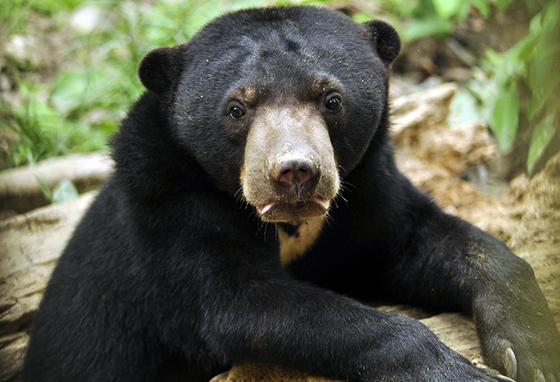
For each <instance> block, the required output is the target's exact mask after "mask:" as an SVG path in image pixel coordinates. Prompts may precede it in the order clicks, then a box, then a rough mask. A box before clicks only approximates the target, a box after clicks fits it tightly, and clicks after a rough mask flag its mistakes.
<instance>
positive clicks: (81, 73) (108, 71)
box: [0, 0, 560, 178]
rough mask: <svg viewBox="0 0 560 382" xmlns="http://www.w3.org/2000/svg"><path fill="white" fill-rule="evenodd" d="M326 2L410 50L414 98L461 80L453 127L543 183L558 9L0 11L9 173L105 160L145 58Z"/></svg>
mask: <svg viewBox="0 0 560 382" xmlns="http://www.w3.org/2000/svg"><path fill="white" fill-rule="evenodd" d="M286 4H322V5H325V6H329V7H332V8H335V9H339V10H341V11H343V12H345V13H347V14H349V15H350V16H351V17H353V18H354V19H355V20H356V21H365V20H369V19H372V18H380V19H383V20H386V21H388V22H390V23H391V24H392V25H394V26H395V27H396V28H397V29H398V31H399V32H400V34H401V36H402V37H403V41H404V46H405V48H404V51H403V54H402V55H401V57H400V58H399V59H398V61H397V62H396V63H395V66H394V71H395V75H396V76H397V77H399V76H400V77H402V78H404V79H406V81H407V82H408V83H409V84H411V91H414V89H415V87H417V89H419V88H421V87H422V86H424V87H426V86H429V85H430V84H434V83H438V82H444V81H454V82H457V83H459V84H460V91H459V92H458V94H457V96H456V97H455V100H454V110H456V113H455V117H454V118H456V119H458V120H461V121H468V120H482V121H484V122H485V123H486V124H487V126H488V127H489V129H491V131H492V132H493V134H494V136H495V138H496V142H497V145H498V147H499V149H500V151H501V153H502V154H503V157H504V158H506V163H508V165H507V166H506V169H505V170H502V173H501V176H503V177H504V178H511V177H512V176H514V175H516V174H517V173H519V172H520V171H526V172H529V173H534V172H535V171H537V170H538V169H539V168H540V167H541V166H542V164H543V162H544V160H545V159H546V158H548V157H550V156H551V155H552V154H553V153H555V152H557V151H558V147H559V146H560V145H559V142H560V135H559V134H560V133H559V124H560V108H559V105H560V84H559V82H560V75H559V72H560V69H559V68H560V39H559V36H560V1H558V0H537V1H535V0H348V1H335V0H323V1H320V0H313V1H306V0H304V1H287V0H278V1H275V0H162V1H153V0H143V1H131V0H128V1H118V0H113V1H87V0H10V1H6V2H3V5H2V7H0V41H1V43H0V91H1V97H0V170H1V169H7V168H11V167H15V166H19V165H26V164H31V165H32V164H33V163H35V162H37V161H38V160H41V159H45V158H49V157H52V156H59V155H64V154H68V153H72V152H87V151H95V150H106V149H107V142H108V140H109V138H110V136H111V134H112V133H113V132H114V131H115V130H116V128H117V126H118V122H119V120H120V119H121V118H122V117H123V116H124V113H125V111H126V110H127V108H128V107H129V106H130V105H131V103H132V102H134V100H136V99H137V98H138V97H139V95H140V94H141V93H142V91H143V88H142V86H141V84H140V81H139V80H138V78H137V76H136V71H137V66H138V64H139V62H140V60H141V58H142V56H143V55H144V54H145V53H147V52H148V51H149V50H151V49H153V48H155V47H159V46H171V45H175V44H179V43H182V42H184V41H186V40H188V39H189V38H190V37H191V36H192V35H193V33H195V32H196V30H197V29H199V28H200V27H201V26H203V25H204V24H205V23H206V22H207V21H209V20H210V19H212V18H214V17H216V16H218V15H220V14H222V13H224V12H228V11H233V10H236V9H240V8H244V7H250V6H251V7H252V6H264V5H286Z"/></svg>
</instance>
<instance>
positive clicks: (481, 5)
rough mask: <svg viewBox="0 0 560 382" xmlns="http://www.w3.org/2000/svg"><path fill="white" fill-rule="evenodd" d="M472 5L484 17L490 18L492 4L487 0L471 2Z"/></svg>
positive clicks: (473, 0) (472, 0)
mask: <svg viewBox="0 0 560 382" xmlns="http://www.w3.org/2000/svg"><path fill="white" fill-rule="evenodd" d="M470 3H471V4H472V5H473V6H474V7H475V8H476V9H478V11H479V12H480V13H482V15H483V16H484V17H485V18H489V17H490V13H491V10H490V3H489V2H488V1H487V0H471V1H470Z"/></svg>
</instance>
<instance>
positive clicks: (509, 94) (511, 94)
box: [490, 86, 519, 152]
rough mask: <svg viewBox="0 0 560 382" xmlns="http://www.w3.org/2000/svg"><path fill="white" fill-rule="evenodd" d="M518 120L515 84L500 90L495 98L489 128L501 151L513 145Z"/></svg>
mask: <svg viewBox="0 0 560 382" xmlns="http://www.w3.org/2000/svg"><path fill="white" fill-rule="evenodd" d="M518 122H519V95H518V94H517V92H516V91H515V86H511V87H510V89H508V90H502V92H501V93H500V94H499V95H498V98H497V99H496V103H495V104H494V109H493V111H492V116H491V118H490V129H491V130H492V132H493V133H494V134H495V135H496V139H497V140H498V146H499V148H500V150H501V151H502V152H508V151H510V150H511V148H512V146H513V142H514V140H515V136H516V134H517V124H518Z"/></svg>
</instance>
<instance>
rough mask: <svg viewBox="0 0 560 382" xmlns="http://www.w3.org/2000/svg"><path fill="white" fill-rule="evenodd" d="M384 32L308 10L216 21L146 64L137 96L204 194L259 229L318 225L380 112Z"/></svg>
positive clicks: (389, 54)
mask: <svg viewBox="0 0 560 382" xmlns="http://www.w3.org/2000/svg"><path fill="white" fill-rule="evenodd" d="M399 47H400V41H399V39H398V36H397V35H396V33H395V31H394V30H393V29H392V28H391V27H390V26H388V25H387V24H384V23H381V22H378V21H372V22H368V23H364V24H356V23H354V22H353V21H351V20H350V19H349V18H347V17H346V16H343V15H341V14H338V13H335V12H331V11H328V10H325V9H321V8H314V7H292V8H269V9H258V10H249V11H241V12H237V13H233V14H229V15H226V16H223V17H221V18H219V19H217V20H215V21H213V22H212V23H210V24H208V25H207V26H206V27H204V28H203V29H202V30H201V31H200V32H199V33H198V34H197V35H196V36H195V37H193V38H192V39H191V41H189V43H187V44H185V45H181V46H178V47H175V48H162V49H158V50H155V51H153V52H151V53H149V54H148V55H147V56H146V58H145V59H144V60H143V62H142V64H141V67H140V77H141V79H142V82H143V83H144V84H145V85H146V87H147V88H148V89H150V90H152V91H154V92H156V93H158V94H160V95H161V96H162V98H164V99H166V100H167V102H168V103H169V113H170V121H169V122H170V124H171V126H172V128H173V133H174V134H175V135H176V138H177V139H178V140H179V142H180V144H181V145H183V146H184V147H185V149H186V150H187V151H188V152H189V153H190V154H191V155H194V157H195V158H196V160H197V162H198V163H199V164H200V165H201V166H202V167H203V168H204V169H205V170H206V171H207V173H208V174H209V176H210V178H211V179H212V180H213V181H214V183H215V184H216V185H217V186H218V187H220V188H222V189H225V190H227V191H229V192H230V193H231V194H233V195H242V196H243V197H244V198H245V199H246V201H247V202H248V203H250V204H251V205H253V206H254V207H255V208H256V210H257V212H258V214H259V216H260V217H261V218H262V219H263V220H265V221H274V222H291V223H296V222H301V221H303V220H306V219H309V218H312V217H317V216H321V215H324V214H326V213H327V212H328V209H329V207H330V204H331V201H332V200H333V199H334V198H335V197H336V195H337V193H338V191H339V188H340V179H341V178H343V177H344V176H345V175H346V174H348V173H349V172H350V171H352V169H353V168H354V167H355V166H356V165H357V163H358V162H359V161H360V158H361V157H362V156H363V154H364V153H365V151H366V149H367V148H368V146H369V144H370V142H371V140H372V138H373V136H374V134H375V132H376V130H377V128H378V125H379V123H380V119H381V118H382V115H383V114H384V113H386V111H387V82H388V65H389V64H390V62H391V61H392V60H393V59H394V57H395V56H396V54H397V53H398V50H399Z"/></svg>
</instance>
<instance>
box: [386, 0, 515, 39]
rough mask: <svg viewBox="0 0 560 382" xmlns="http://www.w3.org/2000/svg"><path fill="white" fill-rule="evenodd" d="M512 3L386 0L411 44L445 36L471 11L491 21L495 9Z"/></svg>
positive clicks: (458, 0)
mask: <svg viewBox="0 0 560 382" xmlns="http://www.w3.org/2000/svg"><path fill="white" fill-rule="evenodd" d="M510 1H511V0H407V1H404V2H398V1H396V0H387V3H388V6H389V10H390V11H393V12H396V14H398V15H399V16H400V17H402V18H403V19H404V20H405V22H404V26H403V30H402V35H403V38H404V40H405V41H408V42H411V41H415V40H418V39H421V38H425V37H430V36H446V35H449V34H450V33H452V32H453V30H454V28H455V24H456V22H457V21H462V20H465V19H466V18H467V17H468V16H469V14H470V12H471V9H472V8H475V9H477V10H478V11H479V12H480V13H481V14H482V15H483V16H484V17H489V16H490V13H491V8H492V6H496V7H498V8H500V9H503V8H505V7H506V6H507V5H508V4H509V2H510Z"/></svg>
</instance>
